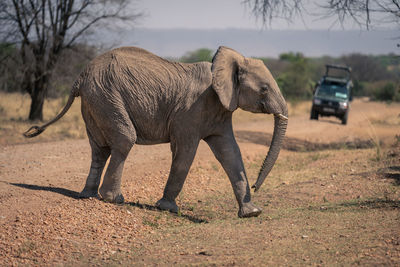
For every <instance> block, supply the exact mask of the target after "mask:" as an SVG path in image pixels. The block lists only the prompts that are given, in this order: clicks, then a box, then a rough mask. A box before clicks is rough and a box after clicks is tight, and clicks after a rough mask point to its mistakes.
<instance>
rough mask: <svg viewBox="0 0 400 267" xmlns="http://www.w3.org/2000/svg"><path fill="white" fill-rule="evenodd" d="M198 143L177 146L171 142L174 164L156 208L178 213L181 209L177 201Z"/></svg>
mask: <svg viewBox="0 0 400 267" xmlns="http://www.w3.org/2000/svg"><path fill="white" fill-rule="evenodd" d="M198 144H199V143H198V141H196V142H191V143H185V144H176V143H172V142H171V150H172V164H171V170H170V173H169V177H168V181H167V184H166V185H165V189H164V194H163V197H162V198H161V199H160V200H159V201H157V203H156V206H157V207H158V208H159V209H162V210H168V211H171V212H175V213H177V212H178V210H179V208H178V206H177V205H176V202H175V199H176V197H177V196H178V195H179V193H180V192H181V190H182V187H183V184H184V183H185V180H186V176H187V174H188V172H189V169H190V166H191V165H192V162H193V159H194V156H195V154H196V150H197V146H198Z"/></svg>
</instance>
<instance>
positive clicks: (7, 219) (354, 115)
mask: <svg viewBox="0 0 400 267" xmlns="http://www.w3.org/2000/svg"><path fill="white" fill-rule="evenodd" d="M309 108H310V106H309V104H308V103H302V104H299V105H297V106H295V107H291V108H290V114H289V115H290V121H289V128H288V132H287V137H286V140H285V144H284V149H283V150H282V152H281V155H280V157H279V159H278V162H277V164H276V166H275V167H274V169H273V171H272V172H271V174H270V176H269V177H268V178H267V181H266V183H265V184H264V185H263V188H262V189H261V190H260V193H257V194H255V195H254V201H255V202H256V203H258V204H259V205H260V206H261V207H262V208H263V210H264V212H263V213H262V215H261V216H260V217H258V218H252V219H247V220H243V219H238V218H237V215H236V213H237V207H236V205H237V204H236V202H235V201H234V196H233V193H232V189H231V187H230V185H229V180H228V179H227V177H226V175H225V173H224V172H223V170H222V168H221V167H220V165H219V163H218V162H217V161H216V160H215V159H214V157H213V155H212V153H211V152H210V150H209V148H208V147H207V145H206V144H205V143H204V142H202V143H201V145H200V147H199V150H198V153H197V155H196V159H195V162H194V164H193V165H192V168H191V171H190V173H189V176H188V179H187V181H186V184H185V187H184V190H183V192H182V193H181V194H180V196H179V198H178V201H177V202H178V205H180V206H181V210H182V213H181V214H179V215H174V214H170V213H168V212H160V211H157V210H155V208H154V206H153V205H154V203H155V201H156V200H157V199H158V198H159V197H160V196H161V195H162V190H163V187H164V184H165V182H166V179H167V177H168V171H169V165H170V159H171V156H170V150H169V145H168V144H163V145H155V146H135V147H134V148H133V150H132V152H131V154H130V155H129V158H128V159H127V162H126V164H125V169H124V175H123V186H122V187H123V188H122V190H123V193H124V195H125V200H126V203H125V204H123V205H114V204H110V203H105V202H102V201H100V200H97V199H88V200H81V199H78V193H79V192H80V190H81V189H82V188H83V186H84V183H85V178H86V175H87V172H88V170H89V166H90V160H89V159H90V148H89V145H88V142H87V140H86V139H78V140H66V141H56V142H42V143H33V144H17V145H6V146H0V266H9V265H11V266H16V265H38V266H39V265H40V266H43V265H48V266H55V265H67V266H77V265H78V266H79V265H82V266H83V265H85V266H86V265H110V264H111V265H113V264H115V265H133V264H137V265H148V264H149V265H154V264H160V265H170V264H181V265H186V264H195V265H214V264H215V265H259V264H268V263H269V264H273V265H332V264H339V265H348V264H368V265H369V264H372V265H375V264H387V265H393V266H395V265H398V264H399V263H400V212H399V211H400V188H399V184H400V149H399V144H400V105H399V104H391V105H387V104H383V103H374V102H368V101H366V100H355V101H354V102H353V103H352V107H351V108H352V110H351V113H350V116H349V121H348V125H347V126H342V125H341V124H340V121H339V120H337V119H334V118H323V119H320V120H319V121H310V120H309V113H308V112H309ZM234 127H235V133H236V136H237V140H238V142H239V145H240V148H241V151H242V154H243V159H244V162H245V165H246V168H247V172H248V176H249V180H250V183H253V182H254V181H255V178H256V175H257V172H258V168H259V166H260V164H261V161H262V159H263V157H264V156H265V154H266V152H267V149H268V148H267V146H266V145H265V144H267V143H268V142H269V141H270V139H271V133H272V118H266V116H265V115H264V116H263V115H254V114H249V113H246V112H242V111H240V112H238V113H237V114H236V115H235V118H234ZM45 134H46V132H45V133H43V135H45ZM396 135H398V137H396ZM1 138H6V137H4V136H3V137H1ZM3 143H4V142H3Z"/></svg>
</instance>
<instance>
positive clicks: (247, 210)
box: [238, 202, 262, 218]
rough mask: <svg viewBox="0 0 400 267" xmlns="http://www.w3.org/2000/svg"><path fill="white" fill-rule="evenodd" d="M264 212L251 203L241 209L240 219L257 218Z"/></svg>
mask: <svg viewBox="0 0 400 267" xmlns="http://www.w3.org/2000/svg"><path fill="white" fill-rule="evenodd" d="M261 212H262V210H261V209H260V208H259V207H257V206H256V205H254V204H253V203H251V202H248V203H245V204H243V205H242V207H240V208H239V212H238V216H239V218H249V217H257V216H258V215H260V214H261Z"/></svg>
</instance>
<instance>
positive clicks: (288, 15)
mask: <svg viewBox="0 0 400 267" xmlns="http://www.w3.org/2000/svg"><path fill="white" fill-rule="evenodd" d="M243 3H245V4H246V5H248V6H250V7H251V10H252V12H253V14H254V15H255V16H256V17H257V18H260V17H261V19H262V21H263V22H264V23H270V22H271V21H272V20H273V19H275V18H283V19H286V20H288V21H290V20H291V19H292V18H293V17H294V16H296V15H301V14H302V13H304V12H306V13H308V14H314V15H316V16H320V17H336V20H337V21H338V22H339V23H342V24H343V23H344V22H345V21H346V20H347V19H351V20H353V21H354V22H356V23H358V24H359V25H360V26H361V27H366V28H367V29H369V27H370V26H371V25H382V24H393V23H395V24H398V25H400V0H325V1H318V2H316V1H315V3H314V6H313V7H311V5H310V1H307V0H244V1H243ZM315 7H318V8H321V10H322V11H321V13H319V14H316V12H315V11H313V10H310V9H312V8H315Z"/></svg>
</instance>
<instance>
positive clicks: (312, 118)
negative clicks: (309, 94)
mask: <svg viewBox="0 0 400 267" xmlns="http://www.w3.org/2000/svg"><path fill="white" fill-rule="evenodd" d="M310 120H318V112H317V111H315V110H314V109H311V115H310Z"/></svg>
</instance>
